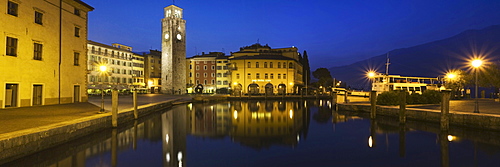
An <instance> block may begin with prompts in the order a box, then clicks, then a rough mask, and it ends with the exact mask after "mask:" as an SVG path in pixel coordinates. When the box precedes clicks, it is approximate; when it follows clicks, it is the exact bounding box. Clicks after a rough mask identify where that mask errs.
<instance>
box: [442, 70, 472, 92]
mask: <svg viewBox="0 0 500 167" xmlns="http://www.w3.org/2000/svg"><path fill="white" fill-rule="evenodd" d="M471 77H472V75H470V74H468V73H466V72H465V71H463V70H458V69H457V70H451V71H450V72H448V74H447V76H446V77H445V78H444V81H445V83H444V86H445V87H446V88H447V89H451V91H452V92H451V93H452V95H453V96H452V97H457V96H460V94H461V93H460V92H461V90H462V89H463V88H465V86H466V85H473V84H474V83H472V82H469V81H471V80H473V79H472V78H471Z"/></svg>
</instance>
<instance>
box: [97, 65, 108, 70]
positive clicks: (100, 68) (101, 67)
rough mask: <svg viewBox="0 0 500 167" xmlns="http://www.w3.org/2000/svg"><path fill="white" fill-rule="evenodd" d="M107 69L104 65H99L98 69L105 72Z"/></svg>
mask: <svg viewBox="0 0 500 167" xmlns="http://www.w3.org/2000/svg"><path fill="white" fill-rule="evenodd" d="M107 70H108V67H106V66H104V65H101V66H99V71H101V72H106V71H107Z"/></svg>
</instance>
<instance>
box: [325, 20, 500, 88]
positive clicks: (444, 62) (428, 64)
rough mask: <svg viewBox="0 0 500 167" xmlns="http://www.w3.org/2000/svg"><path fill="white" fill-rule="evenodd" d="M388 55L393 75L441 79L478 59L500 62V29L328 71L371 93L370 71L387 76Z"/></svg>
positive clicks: (466, 34) (464, 34) (465, 34)
mask: <svg viewBox="0 0 500 167" xmlns="http://www.w3.org/2000/svg"><path fill="white" fill-rule="evenodd" d="M387 55H388V57H389V60H390V65H389V74H390V75H401V76H416V77H438V76H443V75H445V73H446V72H447V71H449V70H450V69H464V70H467V69H469V67H470V60H471V59H472V58H473V57H474V55H476V57H482V58H484V59H486V60H487V61H489V62H497V61H499V60H500V25H493V26H489V27H486V28H484V29H481V30H467V31H464V32H462V33H459V34H457V35H455V36H452V37H449V38H446V39H442V40H438V41H433V42H429V43H425V44H421V45H417V46H413V47H408V48H400V49H395V50H392V51H389V52H388V54H383V55H379V56H375V57H372V58H369V59H366V60H362V61H358V62H356V63H353V64H350V65H346V66H339V67H331V68H328V70H330V72H331V74H332V77H334V78H336V79H337V80H340V81H342V82H346V83H347V84H348V85H349V86H350V87H351V88H365V89H367V88H369V85H370V84H369V82H368V79H367V77H366V73H367V71H369V70H375V71H377V72H378V73H385V68H386V67H385V63H386V57H387Z"/></svg>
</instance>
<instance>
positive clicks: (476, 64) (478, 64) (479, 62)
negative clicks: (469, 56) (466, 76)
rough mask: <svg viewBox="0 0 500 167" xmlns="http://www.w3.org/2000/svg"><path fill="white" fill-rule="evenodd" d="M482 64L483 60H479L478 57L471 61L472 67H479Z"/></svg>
mask: <svg viewBox="0 0 500 167" xmlns="http://www.w3.org/2000/svg"><path fill="white" fill-rule="evenodd" d="M482 64H483V61H482V60H479V59H475V60H473V61H472V66H473V67H474V68H478V67H480V66H481V65H482Z"/></svg>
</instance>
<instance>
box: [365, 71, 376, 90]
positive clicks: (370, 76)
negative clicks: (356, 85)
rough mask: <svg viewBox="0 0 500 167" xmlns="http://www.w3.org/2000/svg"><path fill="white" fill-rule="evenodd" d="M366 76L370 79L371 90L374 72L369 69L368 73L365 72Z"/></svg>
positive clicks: (371, 88)
mask: <svg viewBox="0 0 500 167" xmlns="http://www.w3.org/2000/svg"><path fill="white" fill-rule="evenodd" d="M366 75H367V76H368V79H370V90H373V80H374V79H375V78H374V77H375V72H373V71H370V72H368V74H366Z"/></svg>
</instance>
